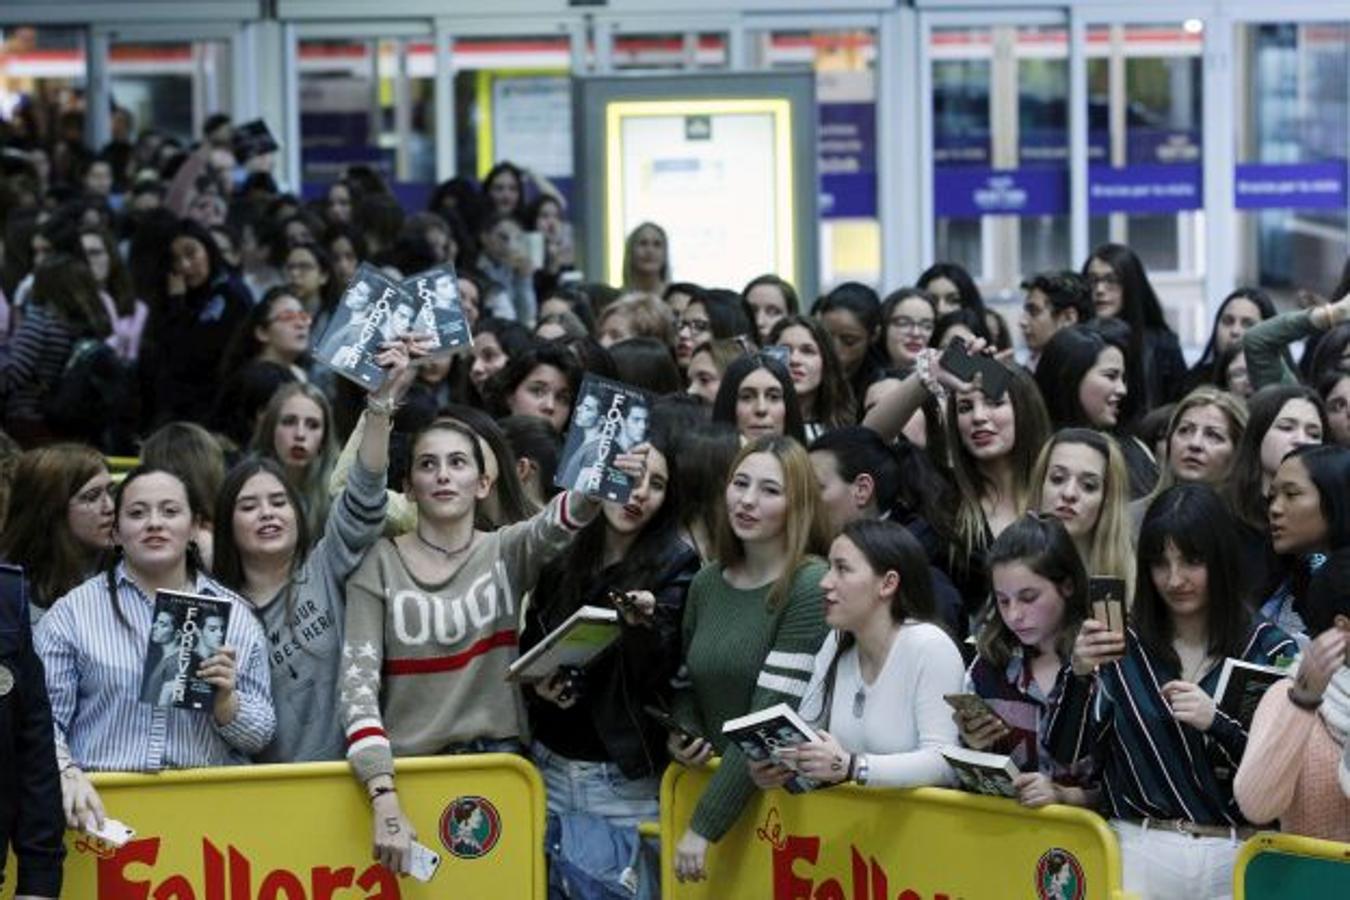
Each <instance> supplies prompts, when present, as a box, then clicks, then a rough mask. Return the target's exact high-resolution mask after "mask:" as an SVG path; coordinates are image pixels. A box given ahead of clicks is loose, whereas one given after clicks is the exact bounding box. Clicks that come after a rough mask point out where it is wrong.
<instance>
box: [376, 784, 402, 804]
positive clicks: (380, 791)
mask: <svg viewBox="0 0 1350 900" xmlns="http://www.w3.org/2000/svg"><path fill="white" fill-rule="evenodd" d="M397 793H398V791H396V790H394V788H393V786H392V785H388V784H386V785H381V786H380V787H377V788H371V790H370V802H371V803H374V802H375V801H376V800H378V799H380V798H381V797H383V796H384V795H385V794H397Z"/></svg>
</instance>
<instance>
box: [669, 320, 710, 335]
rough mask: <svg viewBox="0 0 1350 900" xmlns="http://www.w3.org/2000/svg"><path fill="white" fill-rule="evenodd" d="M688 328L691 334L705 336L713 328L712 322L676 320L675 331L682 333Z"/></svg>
mask: <svg viewBox="0 0 1350 900" xmlns="http://www.w3.org/2000/svg"><path fill="white" fill-rule="evenodd" d="M686 328H688V329H689V332H690V333H691V334H703V333H704V332H705V331H708V330H709V329H711V328H712V322H710V321H708V320H707V319H676V320H675V331H676V332H680V331H683V330H684V329H686Z"/></svg>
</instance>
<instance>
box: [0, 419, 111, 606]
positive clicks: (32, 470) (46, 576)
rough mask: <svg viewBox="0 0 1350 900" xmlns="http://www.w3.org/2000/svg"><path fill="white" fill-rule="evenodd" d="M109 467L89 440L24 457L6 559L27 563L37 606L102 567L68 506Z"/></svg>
mask: <svg viewBox="0 0 1350 900" xmlns="http://www.w3.org/2000/svg"><path fill="white" fill-rule="evenodd" d="M107 471H108V467H107V465H106V464H104V462H103V457H102V456H100V455H99V453H98V451H97V450H95V449H94V448H92V447H88V446H86V445H84V444H52V445H50V446H47V447H38V448H36V449H34V450H29V451H27V452H25V453H23V454H22V455H20V456H19V461H18V463H17V464H16V465H15V467H14V482H13V487H12V488H11V493H10V498H9V511H8V515H7V516H6V518H5V528H4V531H3V533H0V558H3V559H4V560H5V561H7V562H11V563H14V564H16V565H21V566H23V567H24V570H25V572H26V573H27V575H28V579H29V583H30V584H31V585H32V586H33V588H34V591H33V597H34V601H35V605H37V606H41V607H44V608H45V607H48V606H51V604H52V603H53V602H54V601H55V600H56V599H57V598H59V597H60V596H61V595H62V594H65V593H66V592H68V591H69V590H70V589H71V588H73V587H75V586H76V585H77V584H79V583H80V582H81V581H84V579H85V578H87V577H89V575H91V574H92V573H93V572H94V570H95V569H96V568H97V565H98V557H99V554H98V553H92V552H91V551H90V550H89V548H88V547H86V546H84V545H83V544H81V543H80V541H79V539H78V538H76V537H75V535H74V534H73V533H72V532H71V530H70V524H69V519H67V517H66V508H67V506H68V505H69V504H70V501H71V500H72V499H73V498H74V497H75V494H76V492H78V491H79V489H80V488H81V487H82V486H84V484H85V483H86V482H88V481H89V479H91V478H93V477H95V476H97V475H100V474H102V473H104V472H107Z"/></svg>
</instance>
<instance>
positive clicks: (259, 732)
mask: <svg viewBox="0 0 1350 900" xmlns="http://www.w3.org/2000/svg"><path fill="white" fill-rule="evenodd" d="M115 578H116V583H117V594H118V599H119V601H120V603H121V608H122V613H123V615H124V616H125V618H126V621H125V622H123V621H122V620H120V619H119V618H118V616H117V612H116V610H115V609H114V608H113V603H112V599H111V598H110V597H109V596H108V576H107V573H99V574H98V575H95V576H94V577H93V578H90V579H89V580H87V581H85V582H84V583H82V584H80V585H79V586H78V587H76V588H75V589H74V590H72V591H71V592H70V593H68V594H66V595H65V596H64V597H62V598H61V599H60V600H58V601H57V602H56V603H55V604H53V605H52V608H51V610H49V611H48V613H47V614H46V615H45V616H43V617H42V621H40V622H39V623H38V625H37V628H36V629H35V632H34V635H33V643H34V645H35V646H36V648H37V652H38V655H39V656H41V657H42V663H43V666H44V667H45V668H46V670H47V692H48V693H49V694H50V695H51V701H52V720H53V721H54V723H55V725H56V745H57V747H56V754H57V757H58V758H61V759H66V758H69V759H71V760H72V761H73V762H74V763H75V764H76V765H78V766H79V767H80V768H82V769H86V770H89V771H96V772H97V771H117V772H158V771H160V770H162V769H183V768H195V767H199V766H221V765H235V764H242V763H247V762H248V761H249V760H248V757H249V756H250V755H251V754H254V753H257V752H258V751H260V750H261V749H262V748H263V747H265V746H267V742H268V741H270V740H271V739H272V732H273V731H274V729H275V728H276V714H275V713H274V712H273V708H272V689H271V680H270V675H269V673H268V669H267V648H266V644H265V642H264V640H263V633H262V628H261V627H260V626H259V624H258V620H257V618H256V617H255V616H254V614H253V610H252V609H250V608H249V607H248V605H247V604H246V603H244V601H243V600H241V599H239V598H238V597H237V596H235V595H234V594H232V593H230V591H229V590H227V589H226V588H224V587H222V586H221V585H220V584H219V583H217V582H216V581H214V580H212V579H211V578H209V577H207V576H206V575H202V574H199V575H198V576H197V581H196V586H195V587H194V589H193V590H194V592H195V593H199V594H206V595H209V596H216V597H225V598H228V599H229V600H230V601H231V605H232V610H231V613H230V621H229V626H228V628H227V630H226V633H225V643H226V644H228V645H229V646H231V647H233V648H235V650H236V652H237V657H236V659H237V660H238V669H237V671H236V675H235V692H236V694H238V697H239V712H238V714H237V715H236V716H235V718H234V721H233V722H231V723H230V724H229V725H224V726H220V725H217V724H216V721H215V717H214V716H213V715H212V714H211V713H210V712H209V711H208V712H199V711H193V710H187V709H175V708H171V707H163V706H152V705H150V704H148V703H142V702H140V699H139V697H140V692H141V673H142V669H143V666H144V663H145V653H146V647H147V646H148V645H149V639H150V621H151V618H152V617H153V614H154V608H155V601H154V598H153V597H148V596H146V595H145V593H143V592H142V591H141V589H140V588H139V587H137V586H136V584H135V582H133V581H132V580H131V579H130V578H129V577H127V574H126V569H125V568H124V567H123V565H122V564H120V563H119V564H118V566H117V570H116V575H115Z"/></svg>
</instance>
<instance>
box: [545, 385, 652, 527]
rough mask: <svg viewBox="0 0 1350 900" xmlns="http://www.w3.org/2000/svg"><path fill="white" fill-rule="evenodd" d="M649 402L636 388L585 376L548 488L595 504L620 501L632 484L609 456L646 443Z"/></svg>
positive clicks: (612, 456)
mask: <svg viewBox="0 0 1350 900" xmlns="http://www.w3.org/2000/svg"><path fill="white" fill-rule="evenodd" d="M650 415H651V401H650V400H649V399H648V397H647V395H646V394H645V393H644V392H643V391H640V390H638V389H637V388H633V387H629V386H628V385H626V384H621V383H619V382H617V381H611V380H610V379H608V378H601V377H600V376H598V375H592V374H587V375H586V377H585V378H584V379H582V382H581V391H580V392H579V395H578V397H577V401H576V404H575V405H574V406H573V409H572V424H571V425H570V426H569V427H568V429H567V440H566V441H565V442H564V444H563V452H562V459H561V460H559V462H558V473H557V475H556V476H555V478H554V484H556V485H557V486H558V487H561V488H566V489H567V490H573V491H579V492H581V493H583V494H586V495H588V496H591V497H596V498H598V499H600V500H608V501H610V502H613V503H626V502H628V498H629V496H630V495H631V494H632V493H633V481H632V479H631V478H629V477H628V475H626V474H624V473H623V472H622V471H621V470H620V469H619V468H617V467H616V466H615V465H614V458H615V457H616V456H618V455H619V454H620V453H626V452H628V451H630V450H632V449H633V448H634V447H636V446H638V445H639V444H641V443H642V442H643V441H645V440H646V439H647V425H648V420H649V418H650Z"/></svg>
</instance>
